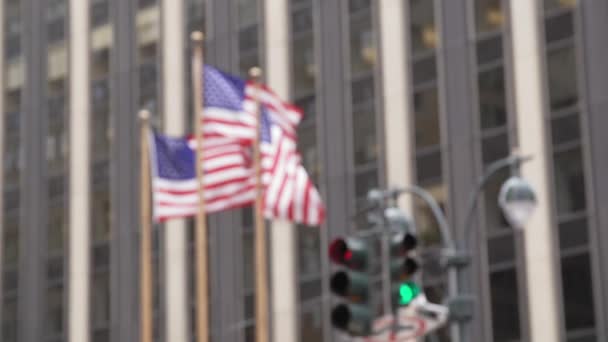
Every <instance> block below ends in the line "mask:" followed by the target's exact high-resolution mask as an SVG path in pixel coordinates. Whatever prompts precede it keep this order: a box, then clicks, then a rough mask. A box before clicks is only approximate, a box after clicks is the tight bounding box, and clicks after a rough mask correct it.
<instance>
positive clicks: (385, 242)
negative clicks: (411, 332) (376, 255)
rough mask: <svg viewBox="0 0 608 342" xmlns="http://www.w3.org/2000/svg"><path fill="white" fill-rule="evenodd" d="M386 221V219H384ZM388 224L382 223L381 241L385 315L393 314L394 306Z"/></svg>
mask: <svg viewBox="0 0 608 342" xmlns="http://www.w3.org/2000/svg"><path fill="white" fill-rule="evenodd" d="M383 221H384V217H383ZM386 227H387V225H386V223H385V222H383V223H382V228H383V229H382V231H381V232H380V234H381V239H382V247H381V248H382V251H381V253H382V265H381V268H382V307H383V311H384V315H385V316H386V315H390V314H393V305H392V299H391V293H392V291H391V256H390V241H389V239H390V235H389V232H388V231H386V230H385V228H386Z"/></svg>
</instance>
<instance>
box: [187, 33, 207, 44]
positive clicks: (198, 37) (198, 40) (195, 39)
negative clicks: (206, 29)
mask: <svg viewBox="0 0 608 342" xmlns="http://www.w3.org/2000/svg"><path fill="white" fill-rule="evenodd" d="M190 39H192V41H193V42H196V43H201V42H202V41H203V40H205V34H204V33H203V32H202V31H194V32H192V33H191V34H190Z"/></svg>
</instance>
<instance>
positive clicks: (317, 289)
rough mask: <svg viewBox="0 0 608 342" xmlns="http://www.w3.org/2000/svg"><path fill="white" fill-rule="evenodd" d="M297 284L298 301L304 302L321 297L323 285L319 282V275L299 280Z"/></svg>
mask: <svg viewBox="0 0 608 342" xmlns="http://www.w3.org/2000/svg"><path fill="white" fill-rule="evenodd" d="M299 285H300V288H299V294H300V302H306V301H309V300H311V299H318V298H319V297H321V292H322V288H323V285H322V284H321V278H320V276H319V277H318V278H313V279H310V280H306V281H300V284H299Z"/></svg>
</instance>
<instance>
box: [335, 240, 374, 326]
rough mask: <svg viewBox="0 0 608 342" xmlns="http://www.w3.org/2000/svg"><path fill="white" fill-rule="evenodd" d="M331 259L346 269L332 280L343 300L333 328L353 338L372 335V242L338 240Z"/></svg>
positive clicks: (337, 309) (337, 311)
mask: <svg viewBox="0 0 608 342" xmlns="http://www.w3.org/2000/svg"><path fill="white" fill-rule="evenodd" d="M329 258H330V260H331V261H332V262H333V263H335V264H336V265H339V266H342V268H341V269H340V270H338V271H336V272H334V273H333V274H332V276H331V279H330V288H331V291H332V292H333V293H334V294H335V295H336V296H338V297H340V298H341V299H342V300H343V302H342V303H340V304H338V305H337V306H335V307H334V308H333V310H332V312H331V322H332V325H333V326H334V327H335V328H336V329H339V330H342V331H344V332H346V333H348V334H350V335H352V336H365V335H368V334H369V333H370V332H371V328H372V320H373V315H372V311H371V309H370V307H369V299H370V277H369V275H368V274H367V271H368V266H369V260H370V249H369V245H368V243H367V242H366V241H365V240H363V239H359V238H353V237H349V238H338V239H335V240H334V241H333V242H332V243H331V244H330V246H329Z"/></svg>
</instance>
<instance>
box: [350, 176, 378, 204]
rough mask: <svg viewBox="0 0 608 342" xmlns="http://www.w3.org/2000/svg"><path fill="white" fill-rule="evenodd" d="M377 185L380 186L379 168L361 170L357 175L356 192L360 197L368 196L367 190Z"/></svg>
mask: <svg viewBox="0 0 608 342" xmlns="http://www.w3.org/2000/svg"><path fill="white" fill-rule="evenodd" d="M376 187H378V170H376V169H372V170H368V171H360V172H358V174H357V175H356V176H355V194H356V196H357V197H358V198H362V197H365V196H367V192H368V191H369V190H370V189H373V188H376Z"/></svg>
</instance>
